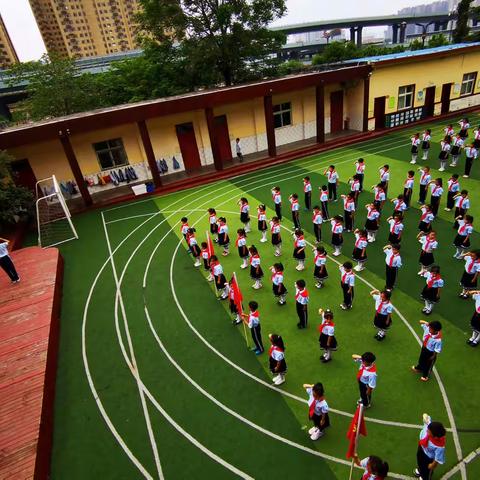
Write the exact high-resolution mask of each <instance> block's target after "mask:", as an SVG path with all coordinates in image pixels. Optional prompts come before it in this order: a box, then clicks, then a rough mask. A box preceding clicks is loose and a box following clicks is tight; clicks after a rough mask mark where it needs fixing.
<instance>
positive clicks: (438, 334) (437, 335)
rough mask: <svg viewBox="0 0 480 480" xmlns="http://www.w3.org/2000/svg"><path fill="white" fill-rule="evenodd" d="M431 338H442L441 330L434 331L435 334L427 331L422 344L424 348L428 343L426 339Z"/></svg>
mask: <svg viewBox="0 0 480 480" xmlns="http://www.w3.org/2000/svg"><path fill="white" fill-rule="evenodd" d="M431 338H433V339H434V340H436V339H441V338H442V332H438V333H436V334H435V335H432V334H431V333H430V332H428V333H427V334H426V335H425V338H424V339H423V346H424V347H425V348H426V347H427V344H428V341H429V340H430V339H431Z"/></svg>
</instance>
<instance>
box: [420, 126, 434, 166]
mask: <svg viewBox="0 0 480 480" xmlns="http://www.w3.org/2000/svg"><path fill="white" fill-rule="evenodd" d="M431 140H432V131H431V130H430V129H427V130H425V131H424V132H423V134H422V150H423V157H422V160H428V154H429V152H430V141H431Z"/></svg>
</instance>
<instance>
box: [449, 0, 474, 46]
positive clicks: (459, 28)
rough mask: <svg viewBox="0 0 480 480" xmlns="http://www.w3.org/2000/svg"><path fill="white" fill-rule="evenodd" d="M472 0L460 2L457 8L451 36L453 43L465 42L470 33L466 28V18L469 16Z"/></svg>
mask: <svg viewBox="0 0 480 480" xmlns="http://www.w3.org/2000/svg"><path fill="white" fill-rule="evenodd" d="M471 3H472V0H460V2H459V3H458V6H457V25H456V26H455V30H454V31H453V34H452V39H453V42H454V43H461V42H463V41H465V40H466V39H467V37H468V33H469V32H470V27H469V26H468V16H469V14H470V4H471Z"/></svg>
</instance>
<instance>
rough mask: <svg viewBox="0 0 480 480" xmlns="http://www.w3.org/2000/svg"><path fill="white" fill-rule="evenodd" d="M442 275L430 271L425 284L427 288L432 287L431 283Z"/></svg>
mask: <svg viewBox="0 0 480 480" xmlns="http://www.w3.org/2000/svg"><path fill="white" fill-rule="evenodd" d="M441 278H442V277H441V276H440V275H438V274H436V273H432V275H431V276H430V280H429V281H428V282H427V286H428V288H432V287H433V284H434V283H435V282H436V281H437V280H440V279H441Z"/></svg>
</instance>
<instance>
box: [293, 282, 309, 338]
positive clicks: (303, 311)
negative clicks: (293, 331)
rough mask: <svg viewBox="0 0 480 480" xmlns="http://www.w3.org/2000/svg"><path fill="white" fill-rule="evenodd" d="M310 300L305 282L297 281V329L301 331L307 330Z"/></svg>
mask: <svg viewBox="0 0 480 480" xmlns="http://www.w3.org/2000/svg"><path fill="white" fill-rule="evenodd" d="M309 300H310V296H309V294H308V290H307V285H306V283H305V280H297V281H296V282H295V306H296V309H297V315H298V323H297V328H299V329H303V328H307V325H308V302H309Z"/></svg>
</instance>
